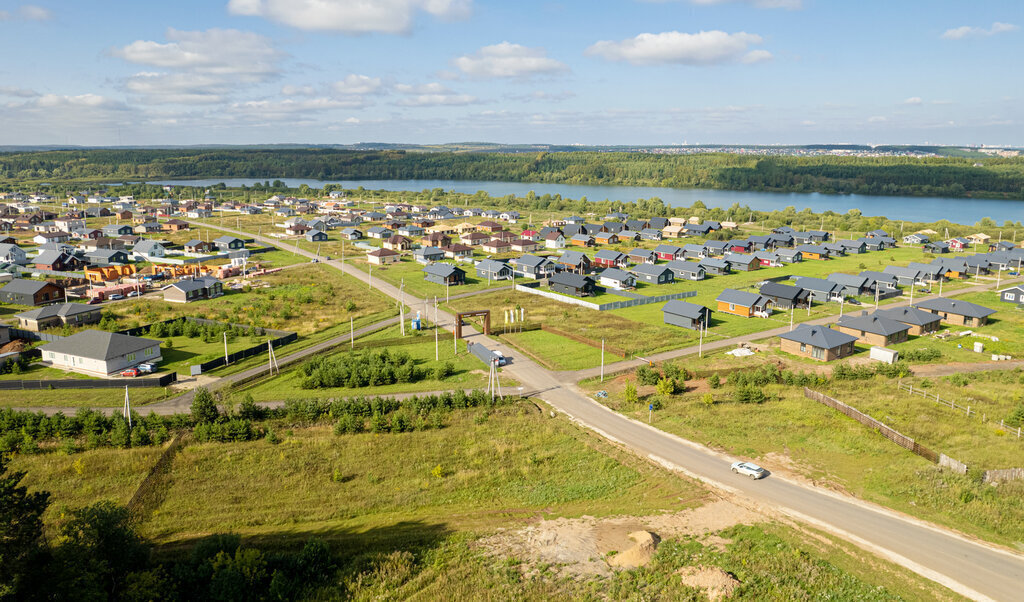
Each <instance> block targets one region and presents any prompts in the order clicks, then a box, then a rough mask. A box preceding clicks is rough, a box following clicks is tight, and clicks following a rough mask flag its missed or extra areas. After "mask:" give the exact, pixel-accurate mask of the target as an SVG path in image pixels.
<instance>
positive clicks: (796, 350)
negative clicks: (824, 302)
mask: <svg viewBox="0 0 1024 602" xmlns="http://www.w3.org/2000/svg"><path fill="white" fill-rule="evenodd" d="M779 339H781V343H780V349H781V350H782V351H785V352H786V353H792V354H793V355H798V356H800V357H809V358H811V359H815V360H821V361H823V362H830V361H832V360H836V359H840V358H844V357H846V356H848V355H851V354H852V353H853V350H854V345H853V344H854V343H855V342H856V341H857V337H855V336H852V335H848V334H846V333H843V332H839V331H838V330H833V329H831V328H828V327H826V326H812V325H810V324H799V325H797V327H796V328H794V329H793V330H791V331H789V332H787V333H784V334H781V335H779Z"/></svg>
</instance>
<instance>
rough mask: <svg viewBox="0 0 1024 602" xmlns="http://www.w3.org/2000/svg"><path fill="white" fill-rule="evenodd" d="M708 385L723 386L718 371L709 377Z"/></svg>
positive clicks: (712, 386) (713, 386) (713, 387)
mask: <svg viewBox="0 0 1024 602" xmlns="http://www.w3.org/2000/svg"><path fill="white" fill-rule="evenodd" d="M708 386H709V387H711V388H712V389H717V388H718V387H721V386H722V377H721V376H719V375H718V373H717V372H715V373H714V374H712V375H711V376H709V377H708Z"/></svg>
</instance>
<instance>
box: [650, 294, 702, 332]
mask: <svg viewBox="0 0 1024 602" xmlns="http://www.w3.org/2000/svg"><path fill="white" fill-rule="evenodd" d="M661 313H662V319H663V320H664V322H665V324H671V325H672V326H680V327H682V328H689V329H690V330H700V329H701V328H704V327H706V326H707V324H708V322H709V321H710V320H711V310H710V309H708V308H706V307H704V306H703V305H697V304H695V303H687V302H686V301H681V300H679V299H673V300H671V301H669V302H668V303H666V304H665V305H664V306H662V308H661Z"/></svg>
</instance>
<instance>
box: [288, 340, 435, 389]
mask: <svg viewBox="0 0 1024 602" xmlns="http://www.w3.org/2000/svg"><path fill="white" fill-rule="evenodd" d="M299 373H300V374H301V375H302V380H301V381H300V383H299V386H300V387H301V388H303V389H325V388H334V387H348V388H359V387H369V386H381V385H392V384H395V383H399V382H416V381H418V380H420V379H422V378H423V374H422V371H421V370H418V369H417V368H416V365H415V362H414V360H413V359H412V358H411V357H410V356H409V354H408V353H405V352H398V353H395V352H392V351H389V350H388V349H382V350H379V351H369V352H365V353H351V354H344V355H340V356H337V357H333V358H332V357H323V356H318V357H315V358H313V359H311V360H308V361H307V362H305V363H304V364H302V365H301V366H300V367H299Z"/></svg>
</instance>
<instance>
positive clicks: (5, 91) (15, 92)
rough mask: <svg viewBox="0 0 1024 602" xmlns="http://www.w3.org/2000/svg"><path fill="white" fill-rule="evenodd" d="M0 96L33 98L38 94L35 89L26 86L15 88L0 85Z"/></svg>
mask: <svg viewBox="0 0 1024 602" xmlns="http://www.w3.org/2000/svg"><path fill="white" fill-rule="evenodd" d="M0 96H15V97H17V98H35V97H36V96H39V92H36V91H35V90H29V89H27V88H17V87H15V86H0Z"/></svg>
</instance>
